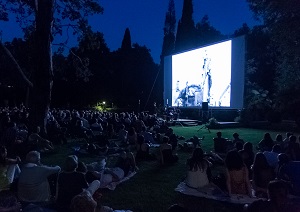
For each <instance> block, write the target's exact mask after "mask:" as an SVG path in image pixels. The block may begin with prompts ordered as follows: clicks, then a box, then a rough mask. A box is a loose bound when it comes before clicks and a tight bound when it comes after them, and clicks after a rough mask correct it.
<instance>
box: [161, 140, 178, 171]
mask: <svg viewBox="0 0 300 212" xmlns="http://www.w3.org/2000/svg"><path fill="white" fill-rule="evenodd" d="M169 141H170V139H169V137H167V136H164V137H163V143H162V144H161V145H160V147H159V150H160V157H161V164H162V165H168V164H173V163H176V162H177V161H178V156H177V155H174V154H173V151H172V145H171V144H169Z"/></svg>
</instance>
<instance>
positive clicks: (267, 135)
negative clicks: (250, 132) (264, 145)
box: [264, 133, 272, 140]
mask: <svg viewBox="0 0 300 212" xmlns="http://www.w3.org/2000/svg"><path fill="white" fill-rule="evenodd" d="M264 139H265V140H270V139H271V140H272V138H271V135H270V133H265V134H264Z"/></svg>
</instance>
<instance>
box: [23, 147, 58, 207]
mask: <svg viewBox="0 0 300 212" xmlns="http://www.w3.org/2000/svg"><path fill="white" fill-rule="evenodd" d="M40 160H41V156H40V153H39V152H37V151H31V152H29V153H27V155H26V164H24V165H23V166H22V169H21V173H20V176H19V180H18V197H19V199H20V200H21V201H23V202H25V203H35V204H40V203H41V204H43V205H47V204H50V200H51V190H50V184H49V181H48V178H49V177H50V176H51V175H54V174H58V172H59V171H60V167H59V166H54V167H50V166H44V165H41V163H40Z"/></svg>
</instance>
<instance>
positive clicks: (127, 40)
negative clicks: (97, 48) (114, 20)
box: [121, 28, 131, 50]
mask: <svg viewBox="0 0 300 212" xmlns="http://www.w3.org/2000/svg"><path fill="white" fill-rule="evenodd" d="M121 49H123V50H126V49H131V36H130V30H129V28H126V30H125V33H124V37H123V40H122V46H121Z"/></svg>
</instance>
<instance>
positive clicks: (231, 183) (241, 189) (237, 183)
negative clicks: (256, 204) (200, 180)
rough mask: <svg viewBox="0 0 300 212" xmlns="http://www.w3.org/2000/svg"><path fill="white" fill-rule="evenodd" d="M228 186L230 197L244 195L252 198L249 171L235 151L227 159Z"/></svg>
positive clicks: (230, 152)
mask: <svg viewBox="0 0 300 212" xmlns="http://www.w3.org/2000/svg"><path fill="white" fill-rule="evenodd" d="M225 165H226V184H227V190H228V194H229V196H231V195H232V194H242V195H248V196H250V197H252V191H251V185H250V181H249V177H248V176H249V174H248V169H247V167H246V166H245V164H244V163H243V159H242V157H241V156H240V155H239V153H238V152H237V151H235V150H232V151H229V152H228V153H227V155H226V158H225Z"/></svg>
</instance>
